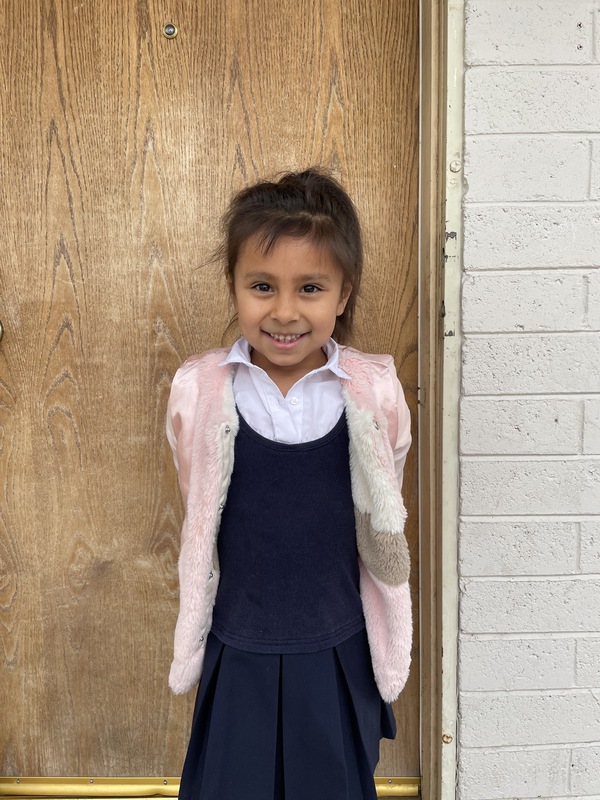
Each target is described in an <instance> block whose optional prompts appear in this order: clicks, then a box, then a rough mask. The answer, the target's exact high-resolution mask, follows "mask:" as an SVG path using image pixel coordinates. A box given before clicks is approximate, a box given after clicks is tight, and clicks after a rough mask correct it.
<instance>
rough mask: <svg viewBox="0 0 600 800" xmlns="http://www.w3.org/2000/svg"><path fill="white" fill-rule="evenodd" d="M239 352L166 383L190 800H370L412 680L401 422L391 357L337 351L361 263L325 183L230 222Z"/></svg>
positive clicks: (263, 202)
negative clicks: (189, 698) (396, 707)
mask: <svg viewBox="0 0 600 800" xmlns="http://www.w3.org/2000/svg"><path fill="white" fill-rule="evenodd" d="M224 228H225V245H224V255H225V262H226V265H225V276H226V279H227V284H228V287H229V292H230V295H231V299H232V301H233V304H234V306H235V309H236V312H237V322H238V324H239V328H240V331H241V334H242V338H240V339H238V341H237V342H236V343H235V345H234V346H233V347H232V348H230V349H228V350H224V349H222V350H212V351H209V352H207V353H204V354H203V355H200V356H194V357H192V358H190V359H189V360H188V361H186V362H185V364H184V365H183V366H182V367H181V368H180V369H179V370H178V372H177V374H176V375H175V378H174V380H173V386H172V390H171V396H170V399H169V410H168V419H167V434H168V437H169V441H170V443H171V446H172V448H173V452H174V457H175V463H176V465H177V467H178V471H179V483H180V487H181V492H182V495H183V499H184V503H185V509H186V515H185V520H184V524H183V531H182V544H181V554H180V559H179V578H180V588H181V608H180V613H179V618H178V621H177V627H176V631H175V658H174V661H173V664H172V667H171V673H170V679H169V683H170V686H171V688H172V689H173V691H174V692H177V693H182V692H187V691H189V690H190V689H192V688H193V687H194V686H195V685H196V684H197V683H198V681H200V685H199V689H198V694H197V698H196V706H195V710H194V719H193V726H192V734H191V740H190V743H189V748H188V752H187V757H186V760H185V765H184V769H183V774H182V778H181V789H180V794H179V796H180V798H181V799H182V800H239V799H240V798H241V797H244V798H248V800H371V798H375V797H376V794H375V787H374V781H373V771H374V769H375V766H376V764H377V761H378V759H379V742H380V739H381V737H383V736H385V737H388V738H393V737H394V736H395V722H394V718H393V715H392V712H391V708H390V706H389V703H390V702H391V701H392V700H394V699H395V698H396V697H397V696H398V694H399V693H400V691H401V690H402V688H403V686H404V684H405V682H406V679H407V676H408V669H409V662H410V646H411V630H412V628H411V614H410V595H409V588H408V574H409V557H408V549H407V546H406V540H405V537H404V533H403V528H404V520H405V517H406V511H405V509H404V504H403V502H402V496H401V493H400V487H401V483H402V469H403V466H404V461H405V458H406V453H407V450H408V448H409V445H410V416H409V412H408V409H407V406H406V403H405V401H404V397H403V394H402V389H401V388H400V384H399V383H398V379H397V377H396V372H395V369H394V364H393V361H392V358H391V357H390V356H381V355H367V354H365V353H360V352H358V351H357V350H353V349H351V348H349V347H344V346H341V345H339V346H338V344H337V343H336V341H335V340H334V339H333V338H331V337H332V335H334V336H335V338H336V339H338V340H341V341H343V340H345V339H346V338H347V337H348V335H349V334H350V332H351V329H352V319H353V314H354V307H355V302H356V298H357V295H358V289H359V285H360V278H361V270H362V262H363V254H362V242H361V234H360V226H359V222H358V218H357V215H356V211H355V209H354V206H353V204H352V202H351V200H350V198H349V197H348V195H347V194H346V193H345V191H344V190H343V189H342V187H341V186H340V185H339V184H338V183H337V182H336V181H334V180H332V179H331V178H330V177H328V176H327V175H325V174H323V173H321V172H320V171H318V170H307V171H305V172H301V173H291V174H288V175H285V176H284V177H283V178H281V180H279V181H278V182H277V183H259V184H257V185H255V186H252V187H250V188H248V189H245V190H243V191H242V192H240V193H239V194H238V195H237V196H236V197H235V198H234V199H233V201H232V203H231V206H230V208H229V210H228V212H227V213H226V215H225V218H224Z"/></svg>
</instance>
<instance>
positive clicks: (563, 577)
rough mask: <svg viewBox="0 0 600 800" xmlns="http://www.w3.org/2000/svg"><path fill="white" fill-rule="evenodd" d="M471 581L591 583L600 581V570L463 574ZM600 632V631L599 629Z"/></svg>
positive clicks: (463, 576) (463, 577) (464, 578)
mask: <svg viewBox="0 0 600 800" xmlns="http://www.w3.org/2000/svg"><path fill="white" fill-rule="evenodd" d="M460 577H461V579H462V580H463V581H471V583H567V582H573V583H589V582H594V581H596V582H600V572H571V573H568V574H567V573H564V572H563V573H552V574H550V575H539V574H536V575H461V576H460ZM598 633H599V634H600V631H598Z"/></svg>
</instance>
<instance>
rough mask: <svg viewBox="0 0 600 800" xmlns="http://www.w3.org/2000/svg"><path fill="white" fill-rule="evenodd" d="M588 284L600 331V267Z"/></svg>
mask: <svg viewBox="0 0 600 800" xmlns="http://www.w3.org/2000/svg"><path fill="white" fill-rule="evenodd" d="M598 24H599V25H600V21H599V23H598ZM586 281H587V285H588V301H587V306H588V318H587V326H586V327H587V328H588V329H589V330H591V331H600V269H595V270H594V271H593V272H591V273H590V274H589V275H586Z"/></svg>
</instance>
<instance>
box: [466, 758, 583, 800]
mask: <svg viewBox="0 0 600 800" xmlns="http://www.w3.org/2000/svg"><path fill="white" fill-rule="evenodd" d="M568 774H569V750H568V749H567V748H563V749H561V750H556V749H553V750H501V751H495V752H494V751H491V752H490V751H481V750H468V749H465V748H463V749H462V751H461V756H460V760H459V771H458V775H459V782H460V791H459V796H458V797H459V800H480V799H481V798H482V797H485V798H487V800H496V799H497V798H502V800H504V798H506V799H507V800H508V799H509V798H511V799H512V798H517V797H519V798H523V797H551V796H557V795H563V794H564V795H566V794H568V783H567V780H568Z"/></svg>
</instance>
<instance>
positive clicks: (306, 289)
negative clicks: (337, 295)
mask: <svg viewBox="0 0 600 800" xmlns="http://www.w3.org/2000/svg"><path fill="white" fill-rule="evenodd" d="M302 291H303V292H304V294H316V293H317V292H320V291H321V290H320V288H319V287H318V286H315V285H314V283H309V284H308V285H307V286H303V287H302Z"/></svg>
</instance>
